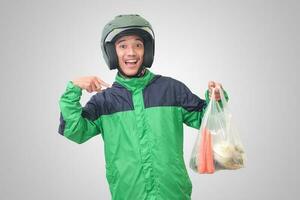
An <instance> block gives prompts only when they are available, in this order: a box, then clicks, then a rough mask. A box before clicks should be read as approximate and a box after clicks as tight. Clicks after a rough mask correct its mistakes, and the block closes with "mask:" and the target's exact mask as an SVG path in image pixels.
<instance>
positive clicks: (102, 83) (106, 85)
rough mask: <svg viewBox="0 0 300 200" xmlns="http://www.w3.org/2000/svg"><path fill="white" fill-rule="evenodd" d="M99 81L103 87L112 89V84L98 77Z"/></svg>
mask: <svg viewBox="0 0 300 200" xmlns="http://www.w3.org/2000/svg"><path fill="white" fill-rule="evenodd" d="M97 80H98V81H99V82H100V84H101V85H103V86H105V87H107V88H108V87H111V85H110V84H108V83H106V82H104V81H103V80H101V79H100V78H99V77H97Z"/></svg>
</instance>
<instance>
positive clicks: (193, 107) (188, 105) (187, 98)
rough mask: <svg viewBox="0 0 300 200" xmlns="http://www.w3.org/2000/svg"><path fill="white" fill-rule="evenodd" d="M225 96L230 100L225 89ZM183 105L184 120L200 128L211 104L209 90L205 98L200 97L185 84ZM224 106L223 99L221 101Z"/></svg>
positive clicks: (187, 123) (189, 124) (182, 91)
mask: <svg viewBox="0 0 300 200" xmlns="http://www.w3.org/2000/svg"><path fill="white" fill-rule="evenodd" d="M224 96H225V99H226V101H228V99H229V98H228V95H227V92H226V91H225V90H224ZM181 97H182V98H181V106H182V108H183V109H182V116H183V122H184V123H185V124H186V125H187V126H190V127H193V128H196V129H200V126H201V122H202V118H203V116H204V113H205V111H206V107H207V105H208V104H209V101H210V99H209V91H208V90H207V91H206V93H205V99H206V100H204V99H201V98H199V97H198V96H197V95H195V94H193V93H192V92H191V91H190V90H189V89H188V87H186V86H185V85H183V86H182V89H181ZM219 104H220V106H221V107H222V103H221V101H220V102H219Z"/></svg>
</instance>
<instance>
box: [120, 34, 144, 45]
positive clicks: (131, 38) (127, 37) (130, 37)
mask: <svg viewBox="0 0 300 200" xmlns="http://www.w3.org/2000/svg"><path fill="white" fill-rule="evenodd" d="M136 40H137V41H141V42H143V39H142V38H141V37H140V36H138V35H125V36H122V37H120V38H118V39H117V40H116V44H117V43H120V42H126V41H136Z"/></svg>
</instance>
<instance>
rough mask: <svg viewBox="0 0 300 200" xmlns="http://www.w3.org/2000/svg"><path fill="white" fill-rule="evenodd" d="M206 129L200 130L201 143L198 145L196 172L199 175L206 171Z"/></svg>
mask: <svg viewBox="0 0 300 200" xmlns="http://www.w3.org/2000/svg"><path fill="white" fill-rule="evenodd" d="M205 129H206V128H204V129H203V130H202V135H201V137H202V138H201V143H200V148H199V159H198V160H199V162H198V172H199V173H200V174H203V173H205V171H206V159H205V146H206V145H205V144H206V130H205Z"/></svg>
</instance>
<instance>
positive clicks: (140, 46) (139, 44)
mask: <svg viewBox="0 0 300 200" xmlns="http://www.w3.org/2000/svg"><path fill="white" fill-rule="evenodd" d="M143 46H144V45H143V44H142V43H138V44H136V47H138V48H142V47H143Z"/></svg>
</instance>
